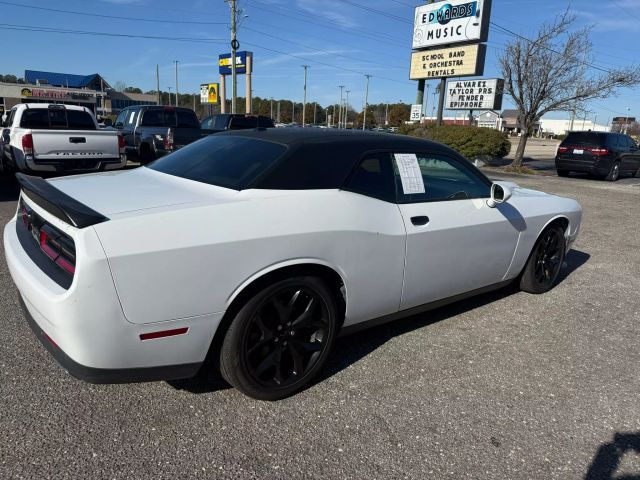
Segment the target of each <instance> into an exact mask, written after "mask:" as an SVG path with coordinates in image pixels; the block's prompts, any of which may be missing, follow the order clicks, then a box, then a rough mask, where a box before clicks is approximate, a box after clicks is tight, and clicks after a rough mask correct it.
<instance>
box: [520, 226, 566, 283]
mask: <svg viewBox="0 0 640 480" xmlns="http://www.w3.org/2000/svg"><path fill="white" fill-rule="evenodd" d="M564 233H565V232H564V230H563V229H562V228H561V227H559V226H555V227H550V228H547V229H546V230H545V231H544V232H542V234H541V235H540V238H538V240H537V242H536V244H535V246H534V248H533V252H532V253H531V256H530V257H529V261H528V262H527V265H526V267H525V269H524V272H523V273H522V277H521V279H520V288H521V289H522V290H523V291H525V292H528V293H535V294H538V293H545V292H548V291H549V290H551V288H552V287H553V285H554V284H555V282H556V280H557V278H558V274H559V273H560V269H561V268H562V262H563V261H564V256H565V250H566V240H565V237H564Z"/></svg>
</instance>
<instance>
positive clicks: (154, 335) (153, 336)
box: [140, 327, 189, 340]
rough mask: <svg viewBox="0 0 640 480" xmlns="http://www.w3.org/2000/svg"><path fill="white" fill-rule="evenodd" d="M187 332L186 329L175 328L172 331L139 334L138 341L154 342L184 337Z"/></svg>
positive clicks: (187, 329)
mask: <svg viewBox="0 0 640 480" xmlns="http://www.w3.org/2000/svg"><path fill="white" fill-rule="evenodd" d="M188 331H189V328H188V327H184V328H176V329H173V330H161V331H159V332H151V333H141V334H140V340H154V339H156V338H164V337H173V336H175V335H184V334H185V333H187V332H188Z"/></svg>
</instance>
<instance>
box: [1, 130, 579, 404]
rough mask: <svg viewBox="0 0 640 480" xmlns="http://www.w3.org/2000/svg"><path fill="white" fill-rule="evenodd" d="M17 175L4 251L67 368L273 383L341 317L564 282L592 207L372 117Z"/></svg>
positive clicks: (284, 378) (295, 384)
mask: <svg viewBox="0 0 640 480" xmlns="http://www.w3.org/2000/svg"><path fill="white" fill-rule="evenodd" d="M17 178H18V181H19V183H20V186H21V194H20V200H19V206H18V210H17V214H16V216H15V217H14V218H13V219H12V220H11V221H10V222H9V224H8V225H7V226H6V227H5V230H4V247H5V253H6V259H7V263H8V266H9V270H10V272H11V275H12V277H13V280H14V282H15V284H16V285H17V287H18V290H19V293H20V299H21V302H22V304H23V307H24V311H25V316H26V318H27V320H28V322H29V324H30V325H31V327H32V329H33V330H34V332H35V334H36V335H37V336H38V337H39V339H40V340H41V341H42V342H43V344H44V345H45V346H46V348H47V349H48V350H49V351H50V352H51V353H52V354H53V356H54V357H55V358H56V359H57V360H58V361H59V363H61V364H62V365H63V366H64V368H66V369H67V370H68V371H69V372H70V373H71V374H72V375H74V376H76V377H78V378H81V379H84V380H86V381H89V382H94V383H116V382H130V381H145V380H161V379H177V378H188V377H191V376H193V375H195V374H196V372H198V371H199V370H200V369H201V368H215V367H218V368H219V369H220V372H221V374H222V376H223V377H224V378H225V379H226V380H227V381H228V382H229V383H230V384H231V385H233V386H235V387H236V388H238V389H239V390H240V391H242V392H243V393H245V394H247V395H249V396H251V397H254V398H258V399H265V400H275V399H280V398H283V397H286V396H288V395H291V394H293V393H294V392H296V391H299V390H300V389H302V388H303V387H305V385H308V384H309V382H310V381H311V379H312V378H313V377H314V375H315V374H317V373H318V371H319V370H320V369H321V368H322V366H323V364H324V362H325V361H326V359H327V355H328V354H329V352H330V350H331V346H332V344H333V342H334V340H335V338H336V336H337V335H339V334H345V333H348V332H353V331H354V330H357V329H360V328H363V327H365V326H367V325H371V324H377V323H381V322H384V321H389V320H394V319H397V318H400V317H401V316H407V315H411V314H415V313H418V312H422V311H426V310H429V309H432V308H434V307H437V306H441V305H443V304H445V303H448V302H451V301H455V300H457V299H461V298H463V297H465V296H469V295H475V294H478V293H482V292H486V291H488V290H492V289H497V288H501V287H504V286H506V285H507V284H509V283H513V282H517V283H518V285H519V286H520V288H521V289H522V290H524V291H526V292H530V293H544V292H546V291H548V290H550V289H551V288H552V287H553V285H554V283H555V281H556V279H557V277H558V273H559V271H560V269H561V267H562V264H563V260H564V256H565V254H566V252H567V251H568V249H569V248H570V246H571V244H572V243H573V242H574V240H575V239H576V237H577V235H578V231H579V229H580V221H581V215H582V210H581V208H580V205H579V204H578V203H577V202H575V201H574V200H570V199H566V198H561V197H557V196H553V195H547V194H545V193H541V192H537V191H533V190H527V189H523V188H519V187H518V186H517V185H515V184H512V183H500V182H497V183H492V182H491V181H490V180H489V179H487V177H485V176H484V175H483V174H482V173H481V172H480V171H478V170H477V169H476V168H475V167H474V166H472V165H471V164H470V163H469V162H468V161H467V160H465V159H464V158H462V157H461V156H460V155H459V154H457V153H456V152H454V151H453V150H451V149H449V148H447V147H444V146H442V145H439V144H436V143H433V142H429V141H426V140H420V139H416V138H410V137H403V136H393V135H383V134H373V133H363V132H357V133H347V132H343V131H336V132H328V131H322V130H314V129H305V130H302V129H300V130H291V129H270V130H254V131H243V132H228V133H222V134H218V135H214V136H210V137H207V138H204V139H202V140H200V141H198V142H196V143H194V144H192V145H189V146H187V147H185V148H183V149H181V150H179V151H177V152H175V153H173V154H171V155H169V156H167V157H165V158H162V159H160V160H158V161H156V162H154V163H152V164H150V165H148V166H147V167H142V168H138V169H135V170H129V171H119V172H105V173H97V174H89V175H78V176H72V177H65V178H57V179H54V180H43V179H41V178H39V177H33V176H27V175H22V174H18V175H17ZM353 341H357V338H356V339H354V340H353Z"/></svg>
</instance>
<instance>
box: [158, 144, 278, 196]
mask: <svg viewBox="0 0 640 480" xmlns="http://www.w3.org/2000/svg"><path fill="white" fill-rule="evenodd" d="M286 151H287V147H285V146H284V145H280V144H278V143H272V142H267V141H264V140H257V139H254V138H245V137H234V136H231V135H212V136H209V137H206V138H204V139H202V140H199V141H197V142H194V143H192V144H190V145H187V146H186V147H184V148H181V149H180V150H178V151H176V152H174V153H172V154H171V155H167V156H166V157H163V158H161V159H159V160H156V161H155V162H153V163H152V164H150V165H149V166H148V168H151V169H152V170H156V171H158V172H163V173H167V174H169V175H174V176H176V177H181V178H186V179H189V180H195V181H196V182H202V183H208V184H210V185H217V186H219V187H225V188H231V189H234V190H244V189H246V188H248V187H249V186H251V185H252V184H253V182H254V181H255V180H256V179H257V178H258V177H260V176H261V175H263V174H264V172H265V171H267V170H268V169H269V168H271V167H272V166H273V165H274V164H275V163H277V161H278V159H279V158H281V157H282V155H283V154H284V153H285V152H286Z"/></svg>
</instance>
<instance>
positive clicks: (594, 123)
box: [593, 113, 598, 132]
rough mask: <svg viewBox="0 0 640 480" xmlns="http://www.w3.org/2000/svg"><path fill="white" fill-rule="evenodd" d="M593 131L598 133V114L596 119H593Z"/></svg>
mask: <svg viewBox="0 0 640 480" xmlns="http://www.w3.org/2000/svg"><path fill="white" fill-rule="evenodd" d="M593 131H594V132H597V131H598V114H597V113H596V118H594V119H593Z"/></svg>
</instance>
